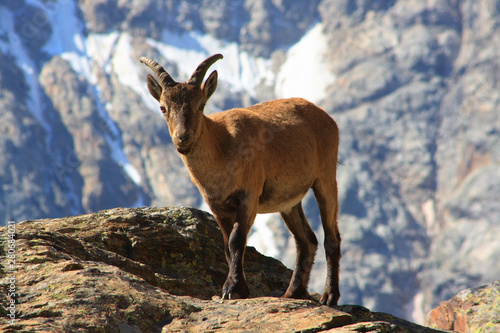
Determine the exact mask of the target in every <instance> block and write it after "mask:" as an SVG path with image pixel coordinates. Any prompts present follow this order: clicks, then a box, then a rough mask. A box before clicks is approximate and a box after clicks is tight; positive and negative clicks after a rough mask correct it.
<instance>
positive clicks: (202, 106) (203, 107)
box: [198, 104, 205, 112]
mask: <svg viewBox="0 0 500 333" xmlns="http://www.w3.org/2000/svg"><path fill="white" fill-rule="evenodd" d="M204 109H205V104H201V105H200V108H199V109H198V111H202V112H203V110H204Z"/></svg>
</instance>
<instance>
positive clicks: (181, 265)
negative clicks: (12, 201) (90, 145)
mask: <svg viewBox="0 0 500 333" xmlns="http://www.w3.org/2000/svg"><path fill="white" fill-rule="evenodd" d="M0 229H1V230H0V232H1V234H2V236H4V235H7V234H8V232H7V227H2V228H0ZM15 239H16V267H15V279H16V280H15V283H14V284H15V288H16V293H17V298H16V307H15V315H16V319H15V320H14V321H13V323H9V322H8V321H5V320H2V321H0V331H5V332H9V331H15V332H34V331H37V332H129V333H130V332H226V331H231V332H242V331H246V332H256V331H260V332H265V331H274V332H320V331H329V332H368V331H369V332H437V330H436V329H431V328H428V327H423V326H419V325H416V324H413V323H410V322H407V321H404V320H402V319H399V318H396V317H394V316H391V315H388V314H383V313H375V312H371V311H369V310H368V309H366V308H363V307H361V306H353V305H342V306H338V307H335V308H329V307H325V306H321V305H319V303H318V301H317V298H318V296H319V295H314V294H312V295H311V299H310V300H290V299H281V298H278V297H276V296H280V295H281V294H283V293H284V291H285V290H286V287H287V285H288V281H289V279H290V276H291V271H290V270H289V269H287V268H286V267H285V266H284V265H283V264H282V263H280V262H279V261H277V260H275V259H272V258H269V257H265V256H263V255H261V254H260V253H258V252H257V251H256V250H255V249H254V248H251V247H249V248H248V250H247V253H246V257H245V268H246V274H247V279H248V282H249V285H250V292H251V295H252V297H253V298H250V299H246V300H230V301H227V300H226V301H224V302H222V301H221V300H220V298H219V297H216V296H214V295H218V294H219V293H220V290H221V289H222V285H223V283H224V280H225V276H226V273H227V270H228V268H227V264H226V261H225V258H224V251H223V249H222V237H221V235H220V232H219V229H218V227H217V225H216V222H215V220H214V219H213V217H212V216H211V215H210V214H208V213H205V212H202V211H199V210H196V209H191V208H178V207H166V208H133V209H126V208H117V209H112V210H106V211H101V212H97V213H93V214H87V215H80V216H74V217H68V218H59V219H45V220H36V221H25V222H21V223H18V224H16V225H15ZM3 245H4V246H2V248H1V251H2V253H0V255H1V256H2V257H3V258H5V255H6V254H7V253H6V246H5V240H4V244H3ZM2 265H3V266H1V267H0V269H1V270H2V271H1V272H0V273H1V276H2V277H3V278H2V285H1V287H2V288H3V289H4V290H3V291H5V292H2V293H0V295H1V296H0V297H1V298H2V300H1V301H2V302H1V303H2V306H1V307H0V316H1V317H2V319H4V318H8V316H7V315H8V314H9V309H8V307H7V306H6V304H9V303H8V302H9V301H10V300H9V299H8V298H7V297H8V292H7V291H8V290H7V288H9V283H10V281H9V282H8V281H6V279H7V278H6V276H9V274H10V273H9V274H7V273H8V271H9V269H8V268H7V267H6V266H5V260H2Z"/></svg>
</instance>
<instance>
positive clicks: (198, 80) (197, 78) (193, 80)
mask: <svg viewBox="0 0 500 333" xmlns="http://www.w3.org/2000/svg"><path fill="white" fill-rule="evenodd" d="M222 58H223V56H222V54H220V53H217V54H214V55H212V56H210V57H208V58H207V59H205V60H203V62H202V63H201V64H199V65H198V68H196V70H195V71H194V73H193V75H191V77H190V78H189V80H187V81H186V82H187V83H189V84H193V85H195V86H198V87H201V84H202V82H203V78H204V77H205V74H206V73H207V70H208V68H210V66H212V65H213V64H214V62H216V61H217V60H219V59H222Z"/></svg>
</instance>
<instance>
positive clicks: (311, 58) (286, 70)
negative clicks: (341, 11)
mask: <svg viewBox="0 0 500 333" xmlns="http://www.w3.org/2000/svg"><path fill="white" fill-rule="evenodd" d="M327 45H328V44H327V40H326V36H325V35H324V34H323V24H321V23H318V24H316V26H314V27H313V28H312V29H311V30H309V31H308V32H307V33H306V34H305V35H304V37H302V38H301V39H300V41H299V42H297V44H295V45H294V46H292V47H291V48H290V49H289V50H288V52H287V57H286V61H285V63H284V64H283V65H282V66H281V68H280V70H279V72H278V75H277V78H276V86H275V93H276V96H277V97H279V98H288V97H302V98H305V99H308V100H309V101H311V102H313V103H318V102H319V101H321V100H323V99H324V98H325V97H326V93H327V88H328V86H329V85H331V84H332V83H334V82H335V76H334V75H333V74H332V73H331V72H330V71H329V69H328V66H327V65H326V63H325V58H326V52H327V50H328V47H327Z"/></svg>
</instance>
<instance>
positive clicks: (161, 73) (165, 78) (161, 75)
mask: <svg viewBox="0 0 500 333" xmlns="http://www.w3.org/2000/svg"><path fill="white" fill-rule="evenodd" d="M139 61H140V62H142V63H143V64H145V65H146V66H148V67H149V68H151V70H152V71H153V72H154V73H155V75H156V77H157V78H158V80H159V81H160V85H161V86H162V88H163V89H165V88H166V87H167V86H168V85H169V84H170V83H176V82H175V81H174V80H173V79H172V77H171V76H170V75H168V73H167V72H166V71H165V69H164V68H163V67H162V66H161V65H160V64H158V63H157V62H156V61H154V60H153V59H149V58H146V57H141V58H140V59H139Z"/></svg>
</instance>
